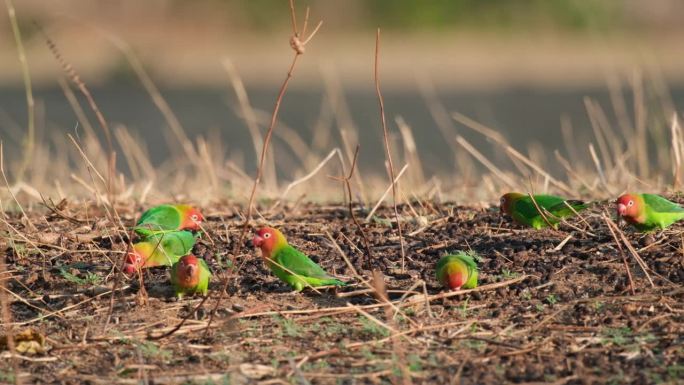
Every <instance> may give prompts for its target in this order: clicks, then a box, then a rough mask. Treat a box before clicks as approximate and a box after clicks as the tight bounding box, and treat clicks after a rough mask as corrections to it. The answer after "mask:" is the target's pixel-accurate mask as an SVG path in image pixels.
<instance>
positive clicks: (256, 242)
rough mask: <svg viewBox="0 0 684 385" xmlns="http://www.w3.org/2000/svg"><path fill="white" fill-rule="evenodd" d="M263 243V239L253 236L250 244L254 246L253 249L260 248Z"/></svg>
mask: <svg viewBox="0 0 684 385" xmlns="http://www.w3.org/2000/svg"><path fill="white" fill-rule="evenodd" d="M263 243H264V238H262V237H260V236H258V235H257V236H255V237H254V238H252V244H253V245H254V247H261V245H262V244H263Z"/></svg>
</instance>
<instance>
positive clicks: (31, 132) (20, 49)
mask: <svg viewBox="0 0 684 385" xmlns="http://www.w3.org/2000/svg"><path fill="white" fill-rule="evenodd" d="M5 4H6V5H7V13H8V14H9V19H10V23H11V24H12V32H13V33H14V40H15V43H16V44H17V54H18V56H19V63H20V64H21V76H22V78H23V81H24V89H25V93H26V107H27V114H28V123H27V132H26V139H24V140H25V142H24V159H23V160H22V162H21V166H20V167H19V170H18V171H17V175H16V178H15V179H16V181H21V180H22V179H23V177H24V172H25V171H26V168H27V167H28V164H29V162H31V160H32V159H33V151H34V147H35V141H36V125H35V113H34V110H35V102H34V101H33V89H32V87H31V73H30V72H29V66H28V61H27V60H26V52H25V51H24V44H23V43H22V41H21V31H20V30H19V23H17V14H16V11H15V10H14V5H13V4H12V0H5Z"/></svg>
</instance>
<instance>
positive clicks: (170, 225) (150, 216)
mask: <svg viewBox="0 0 684 385" xmlns="http://www.w3.org/2000/svg"><path fill="white" fill-rule="evenodd" d="M203 220H204V216H202V213H200V212H199V210H197V209H196V208H194V207H192V206H188V205H160V206H155V207H152V208H151V209H149V210H147V211H145V212H144V213H143V215H142V216H141V217H140V220H139V221H138V223H137V224H136V225H135V232H136V233H138V234H139V235H141V236H149V235H151V234H155V233H160V232H164V231H176V230H191V231H197V230H199V229H200V223H201V222H202V221H203Z"/></svg>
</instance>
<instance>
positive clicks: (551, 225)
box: [527, 193, 555, 229]
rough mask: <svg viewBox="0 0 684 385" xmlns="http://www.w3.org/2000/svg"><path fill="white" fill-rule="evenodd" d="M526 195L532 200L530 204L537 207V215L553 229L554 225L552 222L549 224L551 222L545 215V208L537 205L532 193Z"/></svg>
mask: <svg viewBox="0 0 684 385" xmlns="http://www.w3.org/2000/svg"><path fill="white" fill-rule="evenodd" d="M527 196H528V197H530V199H531V200H532V204H533V205H534V208H535V209H537V212H538V213H539V215H541V217H542V219H543V220H544V222H546V224H547V225H549V228H551V229H555V226H554V225H553V224H551V222H550V221H549V218H547V217H546V214H545V212H546V210H542V208H541V207H539V204H538V203H537V200H536V199H534V195H532V193H527Z"/></svg>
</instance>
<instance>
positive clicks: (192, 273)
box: [171, 254, 211, 298]
mask: <svg viewBox="0 0 684 385" xmlns="http://www.w3.org/2000/svg"><path fill="white" fill-rule="evenodd" d="M210 279H211V271H210V270H209V266H207V263H206V262H204V259H202V258H197V257H195V256H194V255H192V254H190V255H186V256H184V257H182V258H181V259H179V260H178V262H176V263H174V264H173V267H172V268H171V284H172V285H173V288H174V290H175V291H176V295H177V296H178V298H183V296H184V295H185V294H195V293H199V294H201V295H207V292H208V291H209V280H210Z"/></svg>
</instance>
